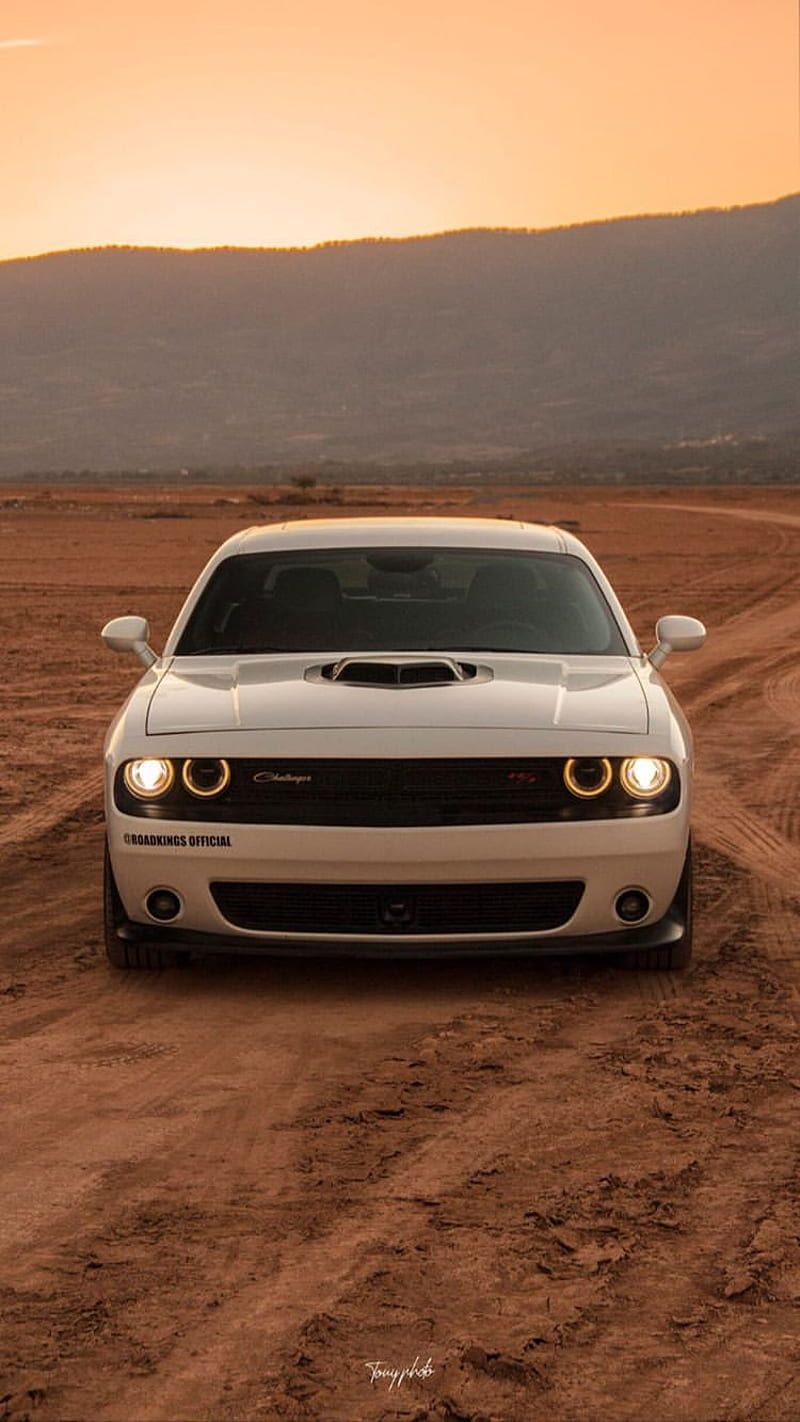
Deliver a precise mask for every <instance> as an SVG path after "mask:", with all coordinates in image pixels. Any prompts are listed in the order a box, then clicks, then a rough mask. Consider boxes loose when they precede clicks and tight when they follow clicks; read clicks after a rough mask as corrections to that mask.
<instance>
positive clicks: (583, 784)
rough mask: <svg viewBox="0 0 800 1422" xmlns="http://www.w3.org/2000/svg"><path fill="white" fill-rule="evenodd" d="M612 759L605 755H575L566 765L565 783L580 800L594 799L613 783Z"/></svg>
mask: <svg viewBox="0 0 800 1422" xmlns="http://www.w3.org/2000/svg"><path fill="white" fill-rule="evenodd" d="M611 773H612V772H611V761H610V760H606V757H605V756H589V755H584V756H580V757H573V758H572V759H571V760H568V761H567V763H566V765H565V766H564V784H565V785H566V787H567V789H568V790H569V791H571V793H572V794H573V795H577V796H578V798H579V799H580V800H593V799H594V798H595V796H596V795H602V794H603V792H604V791H605V790H607V789H608V787H609V785H610V784H611Z"/></svg>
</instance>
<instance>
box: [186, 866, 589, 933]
mask: <svg viewBox="0 0 800 1422" xmlns="http://www.w3.org/2000/svg"><path fill="white" fill-rule="evenodd" d="M210 887H211V893H212V896H213V898H214V902H215V904H216V905H217V908H218V909H219V911H220V913H221V914H223V916H224V917H225V918H226V919H227V920H228V922H229V923H231V924H234V925H235V927H237V928H249V929H255V930H258V931H260V932H262V933H267V932H273V933H341V934H350V935H354V934H359V933H381V934H396V935H402V934H404V933H415V934H428V933H429V934H439V933H441V934H445V933H541V932H546V931H547V930H549V929H554V928H560V927H561V926H562V924H565V923H566V922H567V921H568V920H569V919H570V918H571V917H572V915H573V914H574V912H575V910H576V908H577V907H578V904H579V903H580V901H581V897H582V895H583V888H584V886H583V884H582V883H581V881H580V880H578V879H567V880H553V881H549V882H548V881H537V882H535V883H523V884H520V883H513V884H495V883H490V884H474V883H473V884H262V883H226V882H217V883H212V884H211V886H210Z"/></svg>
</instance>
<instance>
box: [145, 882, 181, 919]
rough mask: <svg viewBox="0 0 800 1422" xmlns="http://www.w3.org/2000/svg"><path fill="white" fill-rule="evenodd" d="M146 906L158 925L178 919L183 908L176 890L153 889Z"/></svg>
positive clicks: (146, 900)
mask: <svg viewBox="0 0 800 1422" xmlns="http://www.w3.org/2000/svg"><path fill="white" fill-rule="evenodd" d="M144 906H145V908H146V909H147V912H148V913H149V915H150V917H151V918H154V919H155V920H156V922H157V923H170V922H171V920H172V919H173V918H177V917H178V914H179V913H180V911H181V907H182V905H181V900H180V896H179V895H178V894H176V893H175V890H174V889H151V890H150V893H149V894H148V895H147V898H146V899H145V901H144Z"/></svg>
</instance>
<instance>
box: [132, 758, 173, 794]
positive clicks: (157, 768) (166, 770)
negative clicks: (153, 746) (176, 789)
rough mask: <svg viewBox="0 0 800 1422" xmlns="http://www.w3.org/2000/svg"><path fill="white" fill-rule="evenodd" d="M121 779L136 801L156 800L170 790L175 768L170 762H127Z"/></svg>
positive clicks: (153, 760) (154, 760)
mask: <svg viewBox="0 0 800 1422" xmlns="http://www.w3.org/2000/svg"><path fill="white" fill-rule="evenodd" d="M123 779H124V781H125V785H126V787H127V788H128V790H130V792H131V794H132V795H135V796H136V798H137V800H157V799H158V797H159V796H160V795H166V793H167V791H168V790H169V789H170V788H171V786H172V784H173V782H174V780H175V767H174V765H173V764H172V761H171V760H156V759H152V760H150V759H148V760H129V761H128V763H127V765H126V766H125V769H124V771H123Z"/></svg>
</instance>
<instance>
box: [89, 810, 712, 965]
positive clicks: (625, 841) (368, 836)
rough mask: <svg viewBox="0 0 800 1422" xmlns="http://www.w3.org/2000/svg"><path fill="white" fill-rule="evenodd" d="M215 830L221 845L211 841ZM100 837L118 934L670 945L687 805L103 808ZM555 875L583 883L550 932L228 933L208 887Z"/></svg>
mask: <svg viewBox="0 0 800 1422" xmlns="http://www.w3.org/2000/svg"><path fill="white" fill-rule="evenodd" d="M220 839H223V840H225V841H227V842H225V843H222V844H220V843H219V840H220ZM108 841H109V851H110V857H111V863H112V868H113V872H114V878H115V881H116V885H117V889H118V892H119V896H120V899H121V904H122V909H123V919H122V921H121V923H120V926H119V933H120V936H122V937H128V938H137V939H140V940H143V941H147V942H151V943H161V944H165V945H171V946H173V947H184V948H195V949H197V950H198V951H203V952H213V951H235V952H244V953H247V952H251V953H270V952H271V953H278V954H294V953H297V954H301V953H315V954H328V953H333V954H336V953H348V954H364V955H370V956H383V955H387V954H388V955H392V956H398V957H413V956H415V955H426V956H427V955H429V954H435V955H436V956H437V957H438V956H447V955H454V954H459V955H460V954H464V953H467V954H473V953H481V952H483V953H497V952H503V953H506V952H515V951H516V952H524V953H531V952H540V953H548V954H549V953H574V952H612V951H615V950H617V949H621V948H623V949H628V948H632V947H648V946H652V947H658V946H666V945H667V944H670V943H675V942H677V941H679V940H680V938H681V937H682V935H683V924H682V919H681V915H680V913H679V912H678V911H676V909H675V906H674V899H675V894H676V890H677V887H678V882H679V879H680V875H681V871H682V869H683V864H684V860H685V856H686V848H687V842H688V816H687V814H686V812H685V810H684V808H683V807H679V808H678V809H677V810H676V811H674V812H673V813H671V814H667V815H661V816H657V817H653V818H652V819H648V820H633V821H632V820H616V821H612V820H603V821H592V822H586V823H571V824H553V823H548V824H535V825H475V826H473V825H470V826H459V827H455V828H454V827H449V828H446V829H440V828H435V829H432V828H409V829H387V830H376V829H354V828H350V829H341V828H337V829H332V828H319V827H309V826H289V827H287V826H268V825H219V824H214V825H208V824H203V823H194V822H191V823H188V822H186V821H174V822H172V821H171V822H164V821H161V822H159V823H158V824H157V825H154V824H152V823H150V824H148V823H143V822H142V820H141V819H133V818H131V817H129V816H126V815H123V814H120V813H119V812H118V811H117V810H116V809H115V808H113V807H111V808H110V811H109V818H108ZM159 841H160V843H159ZM558 879H579V880H581V881H582V882H583V883H584V885H585V888H584V892H583V895H582V898H581V901H580V903H579V905H578V907H577V909H576V911H575V912H574V913H573V915H572V917H571V918H570V919H569V920H568V921H567V922H565V923H564V924H563V925H562V926H561V927H560V928H558V929H555V930H550V931H547V932H544V933H542V932H534V933H531V932H526V933H511V934H509V933H491V934H488V933H486V934H484V933H481V934H475V933H471V934H463V933H461V934H449V933H448V934H438V933H437V934H436V935H435V936H424V935H419V934H414V933H411V932H409V933H405V932H404V933H403V934H402V935H398V934H397V933H396V932H392V933H386V934H382V933H373V934H344V933H335V934H331V933H319V934H317V933H314V934H309V933H308V932H304V933H287V932H262V931H254V930H251V929H243V928H237V927H235V926H233V925H232V924H231V923H229V922H228V921H227V919H225V918H224V916H223V915H222V913H221V912H220V910H219V908H218V907H217V905H216V903H215V902H214V899H213V897H212V894H211V891H210V887H209V886H210V884H211V883H212V882H214V881H220V880H229V881H234V882H235V881H243V880H247V881H260V882H265V881H266V882H277V883H289V882H294V883H298V882H300V883H309V884H311V883H316V884H319V883H331V884H334V883H335V884H379V883H380V884H386V883H396V884H403V883H426V884H427V883H430V884H437V883H448V884H459V883H464V884H465V885H466V884H470V885H475V884H476V883H487V884H491V883H503V882H509V881H518V882H530V881H535V880H558ZM632 887H635V888H643V889H645V890H646V892H647V893H648V895H649V896H650V900H651V908H650V912H649V914H648V915H647V917H646V918H645V919H643V920H642V921H641V922H640V923H639V924H636V925H632V926H629V927H623V925H622V924H621V923H620V921H619V919H618V918H617V916H616V914H615V911H614V902H615V900H616V898H617V896H618V894H619V893H620V892H621V891H622V890H623V889H626V888H632ZM153 888H171V889H173V890H174V891H175V892H176V893H177V894H178V895H179V897H180V898H181V900H182V904H183V909H182V912H181V915H180V917H179V918H178V919H176V920H175V921H174V922H173V923H172V924H171V925H170V926H168V927H161V926H159V925H157V924H156V923H154V922H153V921H152V920H151V919H150V918H149V915H148V913H147V910H146V908H145V900H146V897H147V895H148V893H149V892H150V891H151V890H152V889H153ZM651 939H652V942H651Z"/></svg>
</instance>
